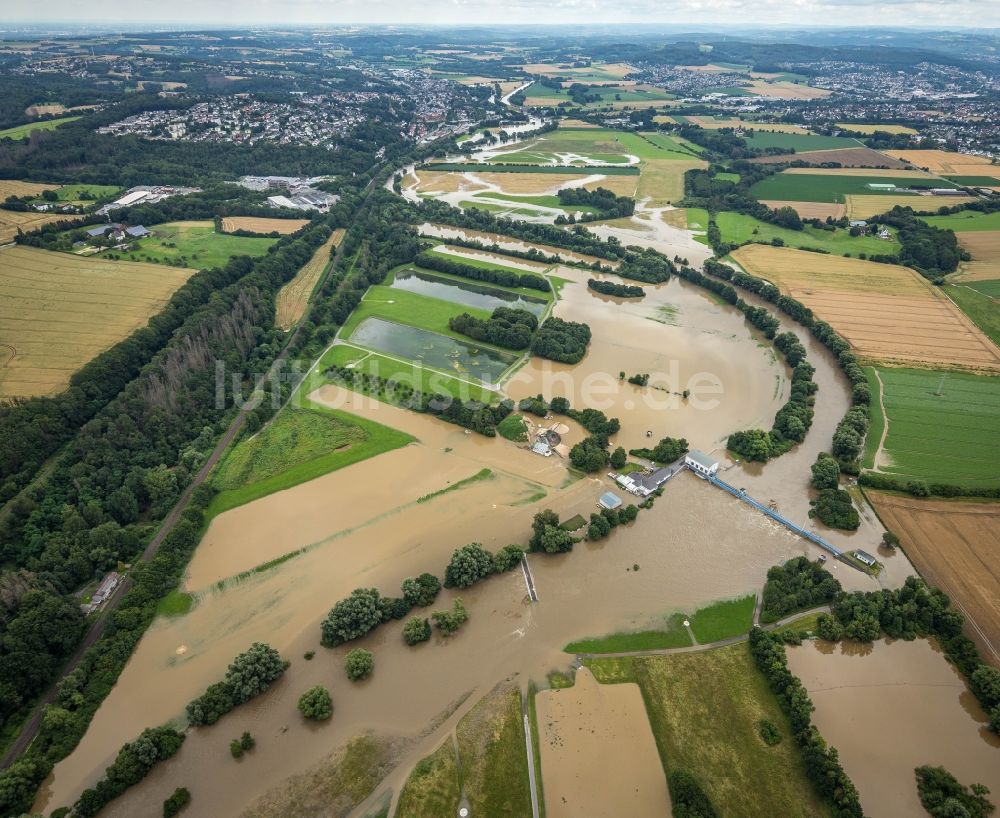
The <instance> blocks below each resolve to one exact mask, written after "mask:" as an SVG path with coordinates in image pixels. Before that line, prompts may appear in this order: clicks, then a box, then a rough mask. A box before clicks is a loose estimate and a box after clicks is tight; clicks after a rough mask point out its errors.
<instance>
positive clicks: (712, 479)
mask: <svg viewBox="0 0 1000 818" xmlns="http://www.w3.org/2000/svg"><path fill="white" fill-rule="evenodd" d="M696 474H697V472H696ZM698 476H699V477H701V479H702V480H707V481H708V482H709V483H711V484H712V485H713V486H718V487H719V488H720V489H722V490H723V491H728V492H729V493H730V494H732V495H733V497H737V498H739V499H740V500H742V501H743V502H744V503H747V504H749V505H751V506H753V507H754V508H755V509H757V510H758V511H760V512H761V513H763V514H766V515H767V516H768V517H770V518H771V519H772V520H774V521H775V522H778V523H781V524H782V525H783V526H785V528H787V529H789V530H790V531H793V532H795V533H796V534H798V535H799V536H800V537H805V538H806V539H807V540H809V541H810V542H813V543H815V544H816V545H818V546H819V547H820V548H822V549H824V550H825V551H829V552H830V553H831V554H833V556H835V557H837V558H838V559H839V558H840V557H842V556H843V555H844V552H843V551H841V550H840V549H839V548H837V546H835V545H832V544H831V543H828V542H827V541H826V540H824V539H823V538H822V537H820V536H819V535H818V534H814V533H813V532H812V531H807V530H806V529H804V528H803V527H802V526H800V525H796V524H795V523H793V522H792V521H791V520H788V519H786V518H785V517H782V516H781V515H780V514H778V512H777V511H775V510H774V509H773V508H768V507H767V506H765V505H764V504H763V503H759V502H757V501H756V500H754V499H753V497H751V496H750V495H749V494H747V493H746V491H744V490H743V489H738V488H736V487H735V486H731V485H730V484H729V483H727V482H726V481H725V480H720V479H719V478H718V477H716V476H715V475H709V476H708V477H704V476H702V475H700V474H699V475H698Z"/></svg>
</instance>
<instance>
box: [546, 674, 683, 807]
mask: <svg viewBox="0 0 1000 818" xmlns="http://www.w3.org/2000/svg"><path fill="white" fill-rule="evenodd" d="M535 707H536V710H537V714H538V733H539V745H540V747H541V755H542V776H543V780H544V790H545V814H546V815H548V816H551V818H618V816H620V815H667V814H668V813H669V811H670V799H669V797H668V795H667V785H666V781H665V779H664V776H663V767H662V766H661V765H660V757H659V754H658V753H657V751H656V742H655V741H654V740H653V731H652V730H651V729H650V727H649V719H648V718H647V717H646V706H645V704H643V701H642V693H641V692H640V690H639V685H637V684H615V685H600V684H598V683H597V680H596V679H594V676H593V674H592V673H591V672H590V671H589V670H587V669H586V668H581V669H580V670H579V671H577V673H576V684H574V686H573V687H569V688H565V689H562V690H544V691H542V692H541V693H539V694H538V695H537V696H536V697H535Z"/></svg>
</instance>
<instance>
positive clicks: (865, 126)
mask: <svg viewBox="0 0 1000 818" xmlns="http://www.w3.org/2000/svg"><path fill="white" fill-rule="evenodd" d="M837 127H838V128H844V129H845V130H848V131H854V132H855V133H863V134H873V133H875V132H876V131H881V132H882V133H916V131H915V130H913V128H907V127H906V126H905V125H878V124H870V123H863V122H838V123H837Z"/></svg>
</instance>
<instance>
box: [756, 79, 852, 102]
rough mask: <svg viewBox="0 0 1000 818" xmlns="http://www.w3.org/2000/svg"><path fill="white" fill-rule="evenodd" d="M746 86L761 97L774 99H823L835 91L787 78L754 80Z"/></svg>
mask: <svg viewBox="0 0 1000 818" xmlns="http://www.w3.org/2000/svg"><path fill="white" fill-rule="evenodd" d="M744 87H745V88H746V90H747V91H749V92H750V93H751V94H756V95H757V96H759V97H773V98H774V99H821V98H822V97H828V96H830V94H832V93H833V92H832V91H828V90H826V89H825V88H813V87H812V86H811V85H800V84H799V83H797V82H789V81H787V80H782V81H779V82H766V81H764V80H754V81H753V82H752V83H750V84H749V85H746V86H744Z"/></svg>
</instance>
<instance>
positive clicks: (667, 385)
mask: <svg viewBox="0 0 1000 818" xmlns="http://www.w3.org/2000/svg"><path fill="white" fill-rule="evenodd" d="M556 275H558V276H560V277H562V278H565V279H568V281H569V283H567V284H565V285H564V286H563V287H562V291H561V292H560V295H559V301H558V302H557V304H556V307H555V312H554V314H555V315H556V316H557V317H558V318H562V319H565V320H567V321H582V322H584V323H586V324H588V325H589V326H590V329H591V333H592V335H593V339H592V341H591V344H590V348H589V350H588V352H587V355H586V357H585V358H584V359H583V360H582V361H581V362H580V363H579V364H576V365H572V366H571V365H567V364H558V363H554V362H553V361H549V360H546V359H543V358H531V359H530V360H529V361H528V362H527V364H525V365H524V367H522V368H521V369H519V370H518V371H517V372H516V373H515V374H514V376H513V377H511V378H510V380H508V381H507V383H506V384H505V388H506V390H507V391H508V393H509V394H510V395H511V397H513V398H515V399H520V398H523V397H528V396H532V395H536V394H538V393H539V392H541V393H542V394H544V395H545V396H546V397H547V398H552V397H556V396H563V397H567V398H569V399H570V403H571V404H572V405H573V406H577V407H579V406H587V407H592V408H595V409H600V410H602V411H604V412H605V413H606V414H608V415H609V416H612V417H618V418H620V419H621V422H622V430H621V432H620V433H619V434H618V435H616V439H615V443H616V445H621V446H624V447H625V448H626V449H629V448H635V447H641V446H647V445H651V444H650V437H649V436H647V434H646V433H647V432H651V433H652V434H651V438H652V442H653V443H655V442H656V441H658V440H659V439H660V438H662V437H666V436H670V437H686V438H687V439H688V441H689V442H690V443H691V445H692V447H694V448H701V449H704V450H705V451H709V450H712V449H714V448H716V447H718V446H720V445H721V444H723V443H724V442H725V439H726V437H728V435H729V434H730V432H732V431H734V430H736V429H740V428H746V427H748V426H764V427H765V428H770V425H771V421H772V419H773V417H774V413H775V412H776V411H777V410H778V408H779V407H780V406H781V405H782V403H784V401H785V400H786V399H787V395H788V388H789V387H788V378H787V371H786V368H785V366H784V365H783V364H782V363H780V362H779V361H778V359H777V358H776V357H775V354H774V352H773V350H772V348H771V346H770V344H769V343H767V342H764V341H763V340H762V339H760V338H757V337H756V335H755V334H754V333H752V332H751V328H750V326H749V325H748V324H747V323H746V321H745V320H744V318H743V315H742V314H741V313H740V312H739V311H738V310H736V309H735V308H734V307H730V306H728V305H723V304H718V303H716V302H714V301H713V300H711V299H710V298H709V297H708V296H707V295H706V294H705V291H704V290H701V289H699V288H697V287H694V286H693V285H690V284H688V283H686V282H684V281H682V280H680V279H677V278H674V279H671V280H670V281H669V282H668V283H666V284H660V285H645V287H644V289H645V291H646V296H645V298H643V299H641V300H635V299H632V300H626V299H616V298H612V297H610V296H605V295H600V294H598V293H595V292H593V291H592V290H590V289H588V288H587V279H588V278H592V277H594V274H593V273H586V272H583V271H580V270H575V269H571V268H569V267H559V268H557V270H556ZM610 278H612V279H614V280H619V279H616V278H615V277H613V276H612V277H610ZM621 372H624V373H625V375H626V377H627V376H631V375H635V374H639V373H649V374H650V380H649V385H648V386H646V387H641V386H633V385H632V384H629V383H627V382H625V381H623V380H622V379H621V378H620V374H619V373H621ZM684 390H690V395H689V397H688V398H686V399H685V398H684V397H683V396H682V393H683V392H684Z"/></svg>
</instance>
